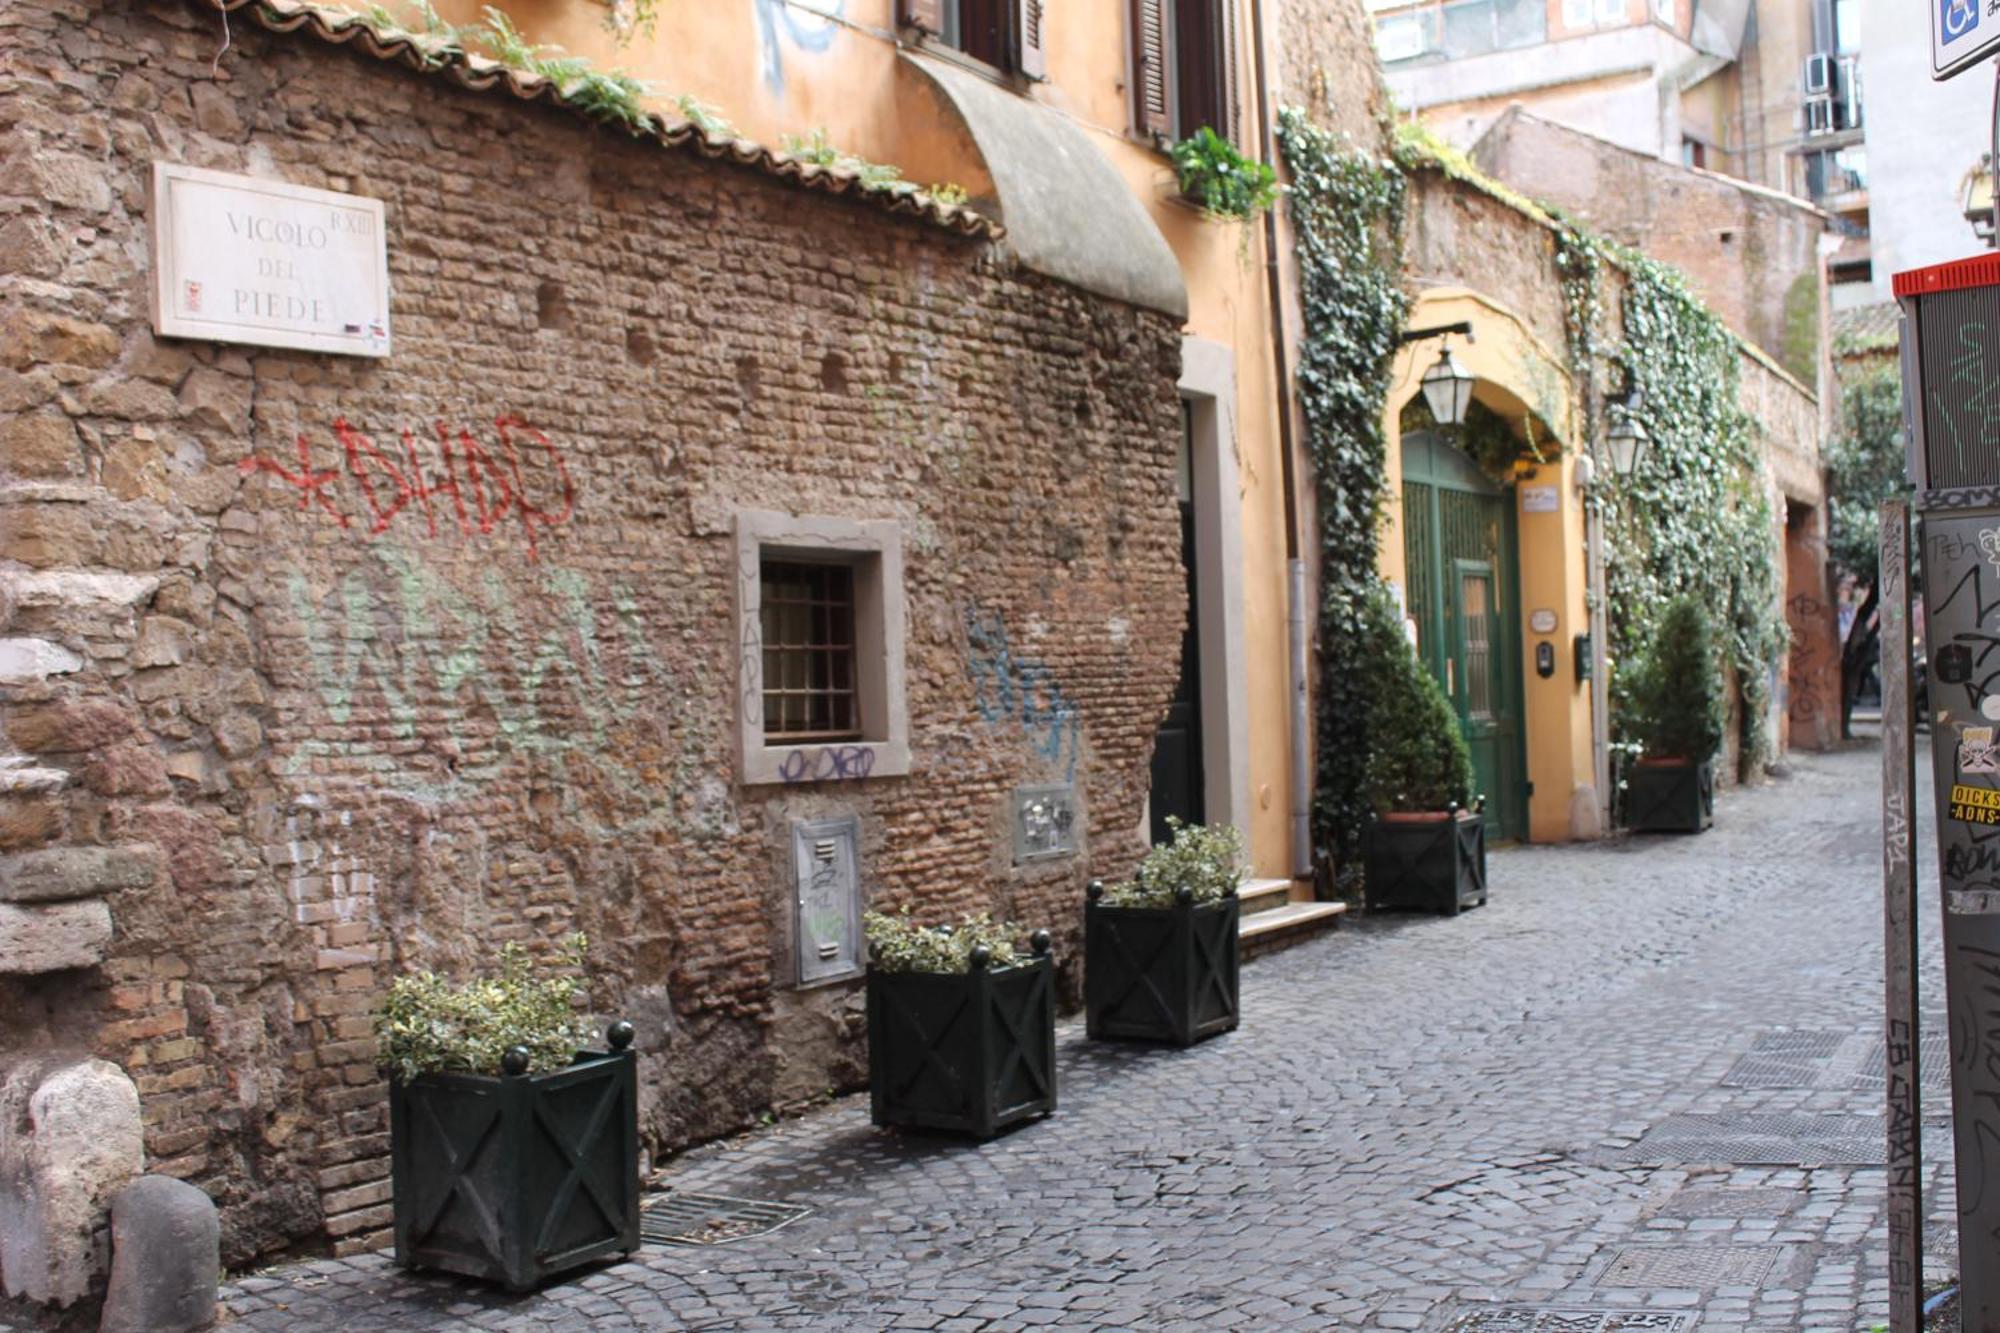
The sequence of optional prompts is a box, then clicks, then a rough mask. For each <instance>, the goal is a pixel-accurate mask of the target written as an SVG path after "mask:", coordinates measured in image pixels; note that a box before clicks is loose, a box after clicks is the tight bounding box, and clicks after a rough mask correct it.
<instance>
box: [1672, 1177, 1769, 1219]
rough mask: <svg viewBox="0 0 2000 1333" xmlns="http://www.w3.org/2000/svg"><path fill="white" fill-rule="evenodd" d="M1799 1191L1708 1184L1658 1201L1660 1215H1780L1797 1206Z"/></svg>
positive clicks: (1740, 1216) (1732, 1216) (1730, 1216)
mask: <svg viewBox="0 0 2000 1333" xmlns="http://www.w3.org/2000/svg"><path fill="white" fill-rule="evenodd" d="M1803 1197H1804V1195H1803V1192H1802V1191H1800V1190H1787V1189H1774V1188H1768V1187H1765V1186H1762V1185H1738V1186H1733V1187H1732V1186H1728V1185H1709V1186H1699V1187H1697V1188H1694V1189H1686V1190H1682V1191H1680V1192H1679V1193H1678V1194H1675V1195H1674V1196H1673V1197H1671V1198H1669V1199H1668V1200H1667V1201H1666V1202H1665V1203H1663V1204H1661V1205H1660V1207H1659V1211H1658V1214H1657V1215H1658V1216H1660V1217H1689V1218H1693V1217H1728V1218H1745V1217H1779V1216H1782V1215H1783V1214H1785V1213H1789V1212H1791V1211H1792V1209H1794V1208H1796V1207H1797V1206H1798V1204H1799V1200H1800V1199H1801V1198H1803Z"/></svg>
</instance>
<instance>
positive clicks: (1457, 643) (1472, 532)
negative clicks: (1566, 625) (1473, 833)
mask: <svg viewBox="0 0 2000 1333" xmlns="http://www.w3.org/2000/svg"><path fill="white" fill-rule="evenodd" d="M1403 557H1404V566H1405V569H1406V571H1407V579H1408V590H1407V596H1408V600H1409V608H1410V615H1411V617H1412V618H1413V619H1414V620H1415V621H1416V625H1417V651H1418V653H1419V655H1420V656H1422V658H1423V659H1424V662H1425V664H1426V665H1427V666H1429V667H1430V669H1431V674H1432V675H1434V676H1435V677H1437V680H1438V683H1439V684H1441V685H1443V686H1444V689H1445V694H1446V695H1447V696H1448V697H1449V698H1450V699H1451V703H1452V707H1453V708H1454V709H1456V710H1457V712H1458V721H1459V727H1460V729H1461V730H1462V731H1463V732H1464V734H1465V739H1466V744H1467V745H1468V746H1469V747H1470V749H1471V751H1472V769H1473V786H1474V788H1475V790H1476V791H1478V792H1480V793H1483V794H1484V795H1485V797H1486V820H1487V829H1488V833H1489V835H1490V836H1492V837H1493V838H1495V839H1504V838H1522V837H1526V836H1527V820H1528V786H1527V756H1526V753H1525V750H1524V748H1523V741H1522V733H1521V645H1520V629H1519V627H1520V620H1521V617H1520V594H1519V583H1520V580H1519V578H1518V575H1517V572H1516V563H1515V562H1516V542H1515V540H1514V505H1513V494H1512V492H1511V490H1510V489H1509V488H1507V487H1503V486H1501V485H1500V484H1499V483H1498V482H1496V481H1494V480H1493V479H1492V478H1491V477H1489V476H1487V475H1486V474H1485V473H1484V472H1483V471H1481V470H1480V468H1479V466H1478V465H1477V464H1476V463H1474V462H1473V461H1472V460H1471V459H1470V458H1468V457H1466V456H1465V455H1464V454H1463V453H1460V452H1459V451H1458V450H1457V449H1455V448H1453V447H1452V446H1451V444H1450V443H1449V442H1447V441H1446V440H1445V439H1443V438H1442V437H1441V436H1439V435H1436V434H1433V433H1430V432H1415V433H1412V434H1409V435H1405V436H1404V437H1403Z"/></svg>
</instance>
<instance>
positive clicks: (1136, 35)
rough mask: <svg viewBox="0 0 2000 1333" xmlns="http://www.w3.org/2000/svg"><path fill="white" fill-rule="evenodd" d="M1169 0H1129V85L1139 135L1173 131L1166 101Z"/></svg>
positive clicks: (1171, 116) (1171, 117) (1172, 123)
mask: <svg viewBox="0 0 2000 1333" xmlns="http://www.w3.org/2000/svg"><path fill="white" fill-rule="evenodd" d="M1167 4H1168V0H1132V88H1133V104H1134V112H1135V117H1136V119H1137V122H1138V126H1139V132H1140V133H1141V134H1171V133H1173V128H1174V121H1173V114H1172V111H1171V110H1170V108H1169V104H1168V102H1167Z"/></svg>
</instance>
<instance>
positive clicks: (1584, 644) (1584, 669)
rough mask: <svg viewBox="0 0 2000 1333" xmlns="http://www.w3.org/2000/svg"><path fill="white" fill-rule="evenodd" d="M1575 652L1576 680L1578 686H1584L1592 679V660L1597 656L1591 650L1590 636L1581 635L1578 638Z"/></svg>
mask: <svg viewBox="0 0 2000 1333" xmlns="http://www.w3.org/2000/svg"><path fill="white" fill-rule="evenodd" d="M1574 651H1575V653H1576V679H1577V683H1578V684H1582V683H1583V682H1584V681H1586V680H1589V679H1590V671H1591V668H1590V660H1591V658H1592V657H1594V656H1595V654H1594V653H1592V652H1591V650H1590V636H1589V635H1588V634H1579V635H1577V636H1576V644H1575V648H1574Z"/></svg>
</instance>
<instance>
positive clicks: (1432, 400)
mask: <svg viewBox="0 0 2000 1333" xmlns="http://www.w3.org/2000/svg"><path fill="white" fill-rule="evenodd" d="M1454 333H1462V334H1464V335H1465V340H1466V341H1467V342H1475V341H1477V340H1476V339H1475V338H1474V337H1473V335H1472V323H1471V321H1470V320H1460V321H1459V322H1458V323H1456V324H1436V325H1432V326H1431V327H1429V328H1423V329H1410V330H1409V331H1408V332H1405V333H1401V334H1398V335H1397V337H1396V341H1397V343H1398V344H1399V345H1405V346H1406V345H1408V344H1410V343H1414V342H1423V341H1425V340H1426V339H1430V338H1442V339H1444V347H1443V349H1442V350H1441V351H1439V353H1438V359H1437V361H1436V362H1435V363H1434V364H1433V365H1432V366H1431V368H1430V369H1429V370H1426V371H1425V372H1424V377H1423V379H1422V380H1420V381H1418V385H1419V387H1420V388H1422V389H1423V391H1424V402H1425V403H1426V404H1428V405H1429V407H1430V409H1431V418H1432V420H1434V421H1436V422H1437V423H1438V425H1440V426H1462V425H1464V424H1465V413H1466V410H1467V409H1468V408H1470V407H1471V406H1472V385H1473V383H1474V380H1475V379H1476V377H1475V376H1474V375H1473V373H1472V372H1471V371H1469V370H1467V369H1466V368H1465V367H1464V366H1463V365H1461V364H1460V363H1459V360H1458V358H1457V357H1455V356H1453V355H1452V354H1451V335H1452V334H1454Z"/></svg>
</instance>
